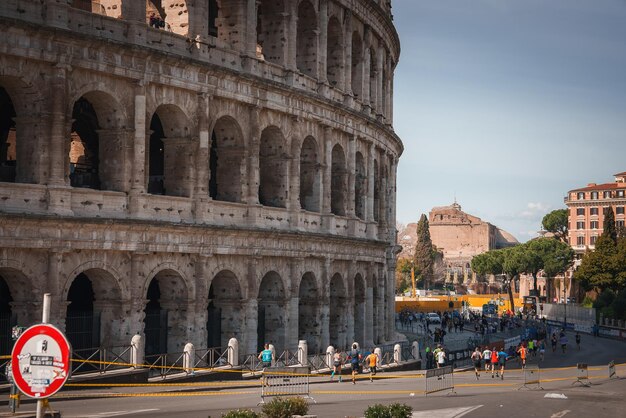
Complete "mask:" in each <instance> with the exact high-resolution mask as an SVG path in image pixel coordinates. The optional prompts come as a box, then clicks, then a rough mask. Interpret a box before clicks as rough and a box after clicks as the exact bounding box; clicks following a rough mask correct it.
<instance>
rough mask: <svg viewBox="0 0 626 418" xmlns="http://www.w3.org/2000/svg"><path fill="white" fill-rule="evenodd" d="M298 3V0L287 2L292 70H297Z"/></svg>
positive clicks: (289, 55) (288, 47) (288, 63)
mask: <svg viewBox="0 0 626 418" xmlns="http://www.w3.org/2000/svg"><path fill="white" fill-rule="evenodd" d="M298 3H299V2H297V1H288V2H286V6H287V63H286V66H287V68H288V69H289V70H291V71H296V70H297V68H298V66H297V64H296V55H297V48H298Z"/></svg>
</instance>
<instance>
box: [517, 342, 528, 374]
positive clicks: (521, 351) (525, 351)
mask: <svg viewBox="0 0 626 418" xmlns="http://www.w3.org/2000/svg"><path fill="white" fill-rule="evenodd" d="M517 353H518V354H519V358H520V359H522V369H524V368H526V354H528V349H527V348H526V347H525V346H524V344H523V343H522V345H521V347H520V348H519V350H517Z"/></svg>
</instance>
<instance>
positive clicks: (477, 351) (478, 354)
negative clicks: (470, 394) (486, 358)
mask: <svg viewBox="0 0 626 418" xmlns="http://www.w3.org/2000/svg"><path fill="white" fill-rule="evenodd" d="M482 358H483V355H482V353H481V352H480V348H478V347H476V349H475V350H474V352H473V353H472V360H473V361H474V373H476V380H479V379H480V361H481V359H482Z"/></svg>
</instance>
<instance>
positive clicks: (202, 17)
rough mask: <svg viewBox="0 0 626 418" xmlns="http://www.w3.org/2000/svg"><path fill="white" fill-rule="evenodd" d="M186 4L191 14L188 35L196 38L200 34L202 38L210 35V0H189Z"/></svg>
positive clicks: (188, 12)
mask: <svg viewBox="0 0 626 418" xmlns="http://www.w3.org/2000/svg"><path fill="white" fill-rule="evenodd" d="M186 6H187V14H188V16H189V17H188V18H187V19H188V24H189V26H188V30H187V36H188V37H189V38H191V39H194V38H195V37H196V36H198V35H199V36H200V38H201V39H206V38H207V37H208V36H209V2H208V1H199V2H198V1H194V2H189V1H188V2H187V3H186Z"/></svg>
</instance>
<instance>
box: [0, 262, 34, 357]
mask: <svg viewBox="0 0 626 418" xmlns="http://www.w3.org/2000/svg"><path fill="white" fill-rule="evenodd" d="M35 296H36V295H34V292H33V281H32V280H31V279H30V278H29V277H28V276H27V275H26V274H24V273H23V272H22V271H21V270H20V267H19V263H18V262H16V261H13V260H1V261H0V355H5V354H11V349H12V348H13V339H12V338H11V328H12V327H13V326H14V325H18V324H19V325H22V326H24V325H30V323H31V320H32V319H34V318H30V316H31V314H32V312H33V311H34V310H35V307H36V306H38V305H37V302H40V301H38V300H36V297H35ZM40 319H41V317H38V318H37V319H35V322H39V321H40Z"/></svg>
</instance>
